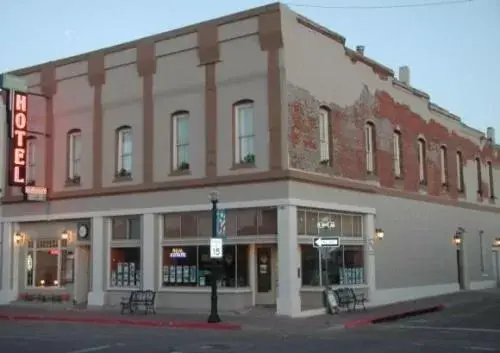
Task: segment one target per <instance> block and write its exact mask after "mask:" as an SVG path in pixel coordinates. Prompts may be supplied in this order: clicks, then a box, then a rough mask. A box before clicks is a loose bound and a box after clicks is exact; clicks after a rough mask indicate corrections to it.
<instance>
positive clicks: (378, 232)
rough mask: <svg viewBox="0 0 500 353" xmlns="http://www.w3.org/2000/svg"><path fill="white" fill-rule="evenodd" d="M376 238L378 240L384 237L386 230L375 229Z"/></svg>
mask: <svg viewBox="0 0 500 353" xmlns="http://www.w3.org/2000/svg"><path fill="white" fill-rule="evenodd" d="M375 239H376V240H382V239H384V230H383V229H382V228H377V229H375Z"/></svg>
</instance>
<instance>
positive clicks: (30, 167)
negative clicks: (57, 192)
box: [26, 137, 36, 184]
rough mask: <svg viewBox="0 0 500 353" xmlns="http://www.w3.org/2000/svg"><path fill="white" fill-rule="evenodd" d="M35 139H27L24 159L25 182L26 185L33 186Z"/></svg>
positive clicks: (34, 176)
mask: <svg viewBox="0 0 500 353" xmlns="http://www.w3.org/2000/svg"><path fill="white" fill-rule="evenodd" d="M35 142H36V139H35V138H34V137H29V138H28V144H27V150H28V156H27V158H26V166H27V168H26V169H27V170H26V181H27V183H28V184H34V183H35V181H36V143H35Z"/></svg>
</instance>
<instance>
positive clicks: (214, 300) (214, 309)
mask: <svg viewBox="0 0 500 353" xmlns="http://www.w3.org/2000/svg"><path fill="white" fill-rule="evenodd" d="M210 202H212V238H217V204H218V202H219V194H218V192H217V191H212V192H211V193H210ZM217 275H218V264H217V259H212V271H211V280H210V287H211V297H210V299H211V300H210V316H209V317H208V322H209V323H219V322H221V319H220V316H219V312H218V311H219V310H218V297H217Z"/></svg>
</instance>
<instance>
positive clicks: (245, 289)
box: [158, 287, 252, 293]
mask: <svg viewBox="0 0 500 353" xmlns="http://www.w3.org/2000/svg"><path fill="white" fill-rule="evenodd" d="M210 291H211V289H210V287H205V288H200V287H161V288H160V289H158V292H169V293H210ZM217 292H218V293H251V292H252V288H250V287H243V288H227V287H225V288H221V287H218V288H217Z"/></svg>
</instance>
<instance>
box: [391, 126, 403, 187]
mask: <svg viewBox="0 0 500 353" xmlns="http://www.w3.org/2000/svg"><path fill="white" fill-rule="evenodd" d="M392 136H393V139H392V147H393V154H394V156H393V158H394V176H395V177H396V178H401V177H402V175H403V163H402V158H401V155H402V148H401V143H402V142H401V132H400V131H398V130H396V131H394V133H393V135H392Z"/></svg>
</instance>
